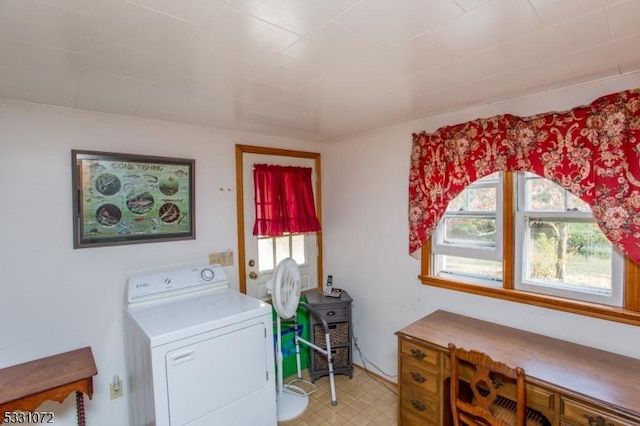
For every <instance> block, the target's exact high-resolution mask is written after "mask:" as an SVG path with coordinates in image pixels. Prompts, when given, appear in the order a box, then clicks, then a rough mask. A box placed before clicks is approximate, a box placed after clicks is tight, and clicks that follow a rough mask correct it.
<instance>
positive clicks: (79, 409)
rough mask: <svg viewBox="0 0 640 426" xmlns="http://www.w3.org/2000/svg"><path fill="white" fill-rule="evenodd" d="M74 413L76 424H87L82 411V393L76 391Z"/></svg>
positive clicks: (80, 425)
mask: <svg viewBox="0 0 640 426" xmlns="http://www.w3.org/2000/svg"><path fill="white" fill-rule="evenodd" d="M76 413H77V415H78V426H87V421H86V418H85V413H84V394H83V393H82V392H79V391H76Z"/></svg>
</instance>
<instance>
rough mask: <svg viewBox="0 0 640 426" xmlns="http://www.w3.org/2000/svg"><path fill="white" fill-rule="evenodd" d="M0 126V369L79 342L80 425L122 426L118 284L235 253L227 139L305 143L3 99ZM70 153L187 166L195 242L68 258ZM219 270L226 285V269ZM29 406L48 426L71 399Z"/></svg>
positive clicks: (67, 422)
mask: <svg viewBox="0 0 640 426" xmlns="http://www.w3.org/2000/svg"><path fill="white" fill-rule="evenodd" d="M0 129H2V131H1V132H0V182H2V184H0V198H1V199H2V200H3V202H2V203H0V219H1V220H0V242H1V244H0V272H1V273H2V275H1V278H0V300H1V301H2V306H1V307H0V324H2V333H0V368H3V367H8V366H11V365H15V364H19V363H22V362H26V361H30V360H34V359H37V358H41V357H44V356H48V355H52V354H56V353H61V352H65V351H68V350H72V349H77V348H81V347H84V346H90V347H91V348H92V351H93V355H94V358H95V362H96V365H97V368H98V375H97V376H95V378H94V395H93V399H92V400H89V399H88V398H87V399H86V403H85V404H86V412H87V424H88V425H97V426H101V425H127V424H128V423H129V414H128V407H127V405H128V398H129V392H128V387H129V386H130V382H129V379H128V377H127V376H126V362H125V351H124V337H123V302H124V297H125V286H126V281H127V277H128V276H130V275H132V274H133V273H136V272H139V271H148V270H153V269H157V268H167V267H172V266H174V265H184V264H186V263H191V264H193V263H206V262H207V260H208V257H207V256H208V254H209V253H212V252H219V251H224V250H227V249H228V248H229V249H231V250H232V251H234V252H237V242H236V239H237V232H236V211H235V209H236V208H235V169H234V167H235V164H234V147H235V144H236V143H251V144H255V145H265V146H274V147H280V148H285V149H305V150H315V149H316V148H317V147H316V144H314V143H311V142H308V141H304V140H294V139H286V138H276V137H270V136H264V135H257V134H249V133H239V132H226V131H222V130H217V129H211V128H205V127H198V126H191V125H185V124H177V123H170V122H164V121H158V120H147V119H138V118H132V117H124V116H116V115H107V114H101V113H94V112H87V111H79V110H70V109H63V108H53V107H44V106H36V105H30V104H23V103H15V102H5V101H0ZM72 149H81V150H92V151H106V152H120V153H130V154H141V155H157V156H164V157H179V158H193V159H195V160H196V239H195V240H184V241H173V242H160V243H145V244H132V245H119V246H109V247H99V248H84V249H76V250H74V249H73V237H72V202H71V150H72ZM221 188H223V189H224V190H221ZM228 189H229V190H228ZM224 268H225V269H224V270H225V272H226V274H227V275H228V277H229V281H230V283H231V286H232V287H234V288H236V289H237V288H238V285H237V283H238V279H237V265H234V266H228V267H224ZM114 374H118V375H120V377H121V378H122V379H123V386H124V396H123V397H122V398H117V399H113V400H112V399H111V398H110V394H109V384H110V383H111V381H112V379H113V375H114ZM39 410H45V411H52V412H53V413H54V414H55V424H56V425H58V426H71V425H75V424H77V420H76V413H75V399H74V398H73V397H69V398H67V399H66V400H65V401H64V403H63V404H59V403H57V402H47V403H45V404H44V405H42V406H41V407H40V408H39Z"/></svg>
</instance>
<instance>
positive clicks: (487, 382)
mask: <svg viewBox="0 0 640 426" xmlns="http://www.w3.org/2000/svg"><path fill="white" fill-rule="evenodd" d="M449 355H450V357H451V411H452V413H453V419H454V420H453V421H454V425H455V426H461V425H464V424H466V425H482V426H487V425H490V426H525V425H547V424H548V420H547V419H546V418H545V417H544V416H542V415H541V414H539V413H538V412H536V411H533V410H528V409H527V408H526V403H527V401H526V388H525V380H524V370H523V369H522V368H520V367H517V368H511V367H509V366H508V365H506V364H504V363H502V362H498V361H494V360H493V359H491V357H490V356H488V355H487V354H484V353H482V352H478V351H474V350H465V349H459V348H456V346H455V345H454V344H452V343H450V344H449ZM462 365H470V368H472V369H473V370H474V372H473V375H472V377H471V379H470V380H469V386H470V388H471V394H472V395H468V392H467V395H466V396H467V398H464V396H465V395H464V392H462V389H461V387H460V370H461V366H462ZM501 380H512V381H515V383H516V400H515V401H513V400H511V399H508V398H505V397H503V396H500V395H498V388H499V387H500V386H502V381H501Z"/></svg>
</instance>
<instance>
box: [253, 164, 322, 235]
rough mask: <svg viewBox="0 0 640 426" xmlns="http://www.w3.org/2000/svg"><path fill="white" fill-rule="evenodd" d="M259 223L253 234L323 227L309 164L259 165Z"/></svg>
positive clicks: (256, 174) (256, 183)
mask: <svg viewBox="0 0 640 426" xmlns="http://www.w3.org/2000/svg"><path fill="white" fill-rule="evenodd" d="M253 183H254V189H255V207H256V223H255V225H254V226H253V235H263V236H268V237H277V236H280V235H283V234H284V233H301V232H315V231H319V230H320V221H319V220H318V217H317V216H316V207H315V202H314V199H313V186H312V183H311V169H310V168H308V167H292V166H270V165H267V164H256V165H255V167H254V170H253Z"/></svg>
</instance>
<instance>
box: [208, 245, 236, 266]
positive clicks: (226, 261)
mask: <svg viewBox="0 0 640 426" xmlns="http://www.w3.org/2000/svg"><path fill="white" fill-rule="evenodd" d="M215 263H218V264H220V265H222V266H231V265H233V251H231V249H228V250H227V251H221V252H218V253H210V254H209V264H210V265H213V264H215Z"/></svg>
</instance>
